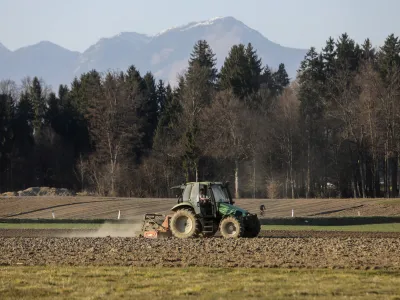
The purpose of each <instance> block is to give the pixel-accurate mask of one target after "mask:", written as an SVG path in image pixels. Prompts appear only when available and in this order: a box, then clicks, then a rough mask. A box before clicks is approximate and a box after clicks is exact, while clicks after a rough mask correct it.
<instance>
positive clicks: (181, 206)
mask: <svg viewBox="0 0 400 300" xmlns="http://www.w3.org/2000/svg"><path fill="white" fill-rule="evenodd" d="M184 208H186V209H190V210H193V211H194V207H193V206H192V204H191V203H190V202H181V203H178V204H176V205H175V206H174V207H172V208H171V210H172V211H177V210H179V209H184Z"/></svg>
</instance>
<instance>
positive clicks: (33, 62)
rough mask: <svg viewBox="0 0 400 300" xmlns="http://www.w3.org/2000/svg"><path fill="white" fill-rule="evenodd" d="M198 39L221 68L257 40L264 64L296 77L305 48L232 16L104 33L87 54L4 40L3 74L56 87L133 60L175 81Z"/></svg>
mask: <svg viewBox="0 0 400 300" xmlns="http://www.w3.org/2000/svg"><path fill="white" fill-rule="evenodd" d="M199 39H205V40H207V42H208V43H209V44H210V45H211V47H212V49H213V51H214V52H215V53H216V58H217V66H218V68H220V67H221V66H222V64H223V62H224V60H225V57H226V56H227V55H228V53H229V50H230V48H231V47H232V46H233V45H235V44H238V43H243V44H247V43H249V42H250V43H252V45H253V47H254V48H255V49H256V50H257V53H258V55H259V56H260V57H261V58H262V61H263V64H264V65H266V64H268V65H269V66H270V67H272V68H277V67H278V65H279V63H281V62H282V63H284V64H285V66H286V70H287V71H288V73H289V76H290V77H291V78H294V77H295V76H296V70H297V69H298V67H299V65H300V62H301V60H302V59H303V58H304V55H305V54H306V50H305V49H294V48H288V47H283V46H281V45H279V44H276V43H273V42H272V41H270V40H268V39H267V38H266V37H264V36H263V35H262V34H260V33H259V32H258V31H256V30H254V29H252V28H250V27H248V26H246V25H245V24H244V23H242V22H241V21H239V20H237V19H235V18H233V17H219V18H214V19H210V20H207V21H201V22H191V23H189V24H186V25H182V26H178V27H174V28H170V29H167V30H164V31H162V32H160V33H158V34H156V35H154V36H149V35H146V34H140V33H135V32H122V33H120V34H118V35H116V36H113V37H110V38H102V39H100V40H99V41H98V42H97V43H96V44H94V45H92V46H90V47H89V48H88V49H87V50H86V51H84V52H83V53H79V52H73V51H69V50H67V49H65V48H62V47H60V46H58V45H55V44H53V43H50V42H40V43H38V44H36V45H32V46H28V47H24V48H21V49H18V50H16V51H14V52H11V51H9V50H8V49H7V48H5V47H4V46H3V47H2V45H1V44H0V62H1V65H2V66H3V67H2V68H1V70H0V79H4V78H11V79H13V80H15V81H17V82H18V81H20V80H21V79H22V78H23V77H25V76H27V75H29V76H35V75H36V76H40V77H42V78H43V79H44V80H45V81H46V82H47V83H48V84H51V85H52V86H53V87H55V88H57V86H58V85H59V84H60V83H63V84H69V83H70V82H71V81H72V80H73V78H74V77H75V76H79V75H80V74H82V73H83V72H87V71H90V70H92V69H96V70H98V71H100V72H104V71H107V70H110V69H114V70H124V71H125V70H126V69H127V68H128V67H129V66H130V65H135V66H136V68H138V69H139V71H140V72H141V73H142V75H144V73H145V72H147V71H151V72H152V73H153V74H154V76H155V77H156V78H157V79H163V80H165V81H169V82H170V83H171V84H172V85H175V83H176V78H177V74H178V73H182V72H183V71H184V70H185V68H186V67H187V62H188V59H189V57H190V53H191V51H192V50H193V46H194V44H195V43H196V42H197V41H198V40H199Z"/></svg>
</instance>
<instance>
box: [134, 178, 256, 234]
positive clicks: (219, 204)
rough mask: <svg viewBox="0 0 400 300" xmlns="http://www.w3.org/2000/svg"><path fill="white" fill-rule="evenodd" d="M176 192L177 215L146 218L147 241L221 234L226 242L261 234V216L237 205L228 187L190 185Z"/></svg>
mask: <svg viewBox="0 0 400 300" xmlns="http://www.w3.org/2000/svg"><path fill="white" fill-rule="evenodd" d="M172 189H178V190H179V191H180V193H179V195H178V203H177V204H176V205H175V206H174V207H172V209H171V211H172V212H173V213H171V214H169V215H167V216H164V215H160V214H146V215H145V217H144V222H143V226H142V234H143V236H144V237H147V238H157V237H158V236H175V237H177V238H192V237H198V236H200V235H202V236H214V235H215V234H216V232H217V231H218V230H219V231H220V233H221V235H222V236H223V237H224V238H239V237H257V236H258V234H259V233H260V229H261V225H260V221H259V219H258V217H257V215H256V214H251V213H249V212H248V211H246V210H244V209H242V208H240V207H237V206H235V205H234V201H233V200H232V196H231V193H230V192H229V189H228V183H222V182H188V183H186V184H183V185H179V186H175V187H173V188H172Z"/></svg>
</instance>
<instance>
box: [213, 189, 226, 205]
mask: <svg viewBox="0 0 400 300" xmlns="http://www.w3.org/2000/svg"><path fill="white" fill-rule="evenodd" d="M211 188H212V191H213V194H214V199H215V202H225V203H229V197H228V195H227V194H226V193H225V191H224V189H223V188H222V186H220V185H212V186H211Z"/></svg>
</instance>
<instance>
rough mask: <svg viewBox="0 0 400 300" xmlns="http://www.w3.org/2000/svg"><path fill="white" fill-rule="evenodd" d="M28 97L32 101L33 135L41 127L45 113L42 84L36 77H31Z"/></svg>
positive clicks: (36, 133) (37, 132)
mask: <svg viewBox="0 0 400 300" xmlns="http://www.w3.org/2000/svg"><path fill="white" fill-rule="evenodd" d="M29 98H30V101H31V102H32V107H33V113H34V119H33V128H34V132H35V135H38V134H40V130H41V129H42V126H43V122H44V116H45V114H46V99H45V97H44V95H43V92H42V86H41V84H40V81H39V79H38V78H37V77H34V78H33V81H32V85H31V86H30V89H29Z"/></svg>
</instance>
